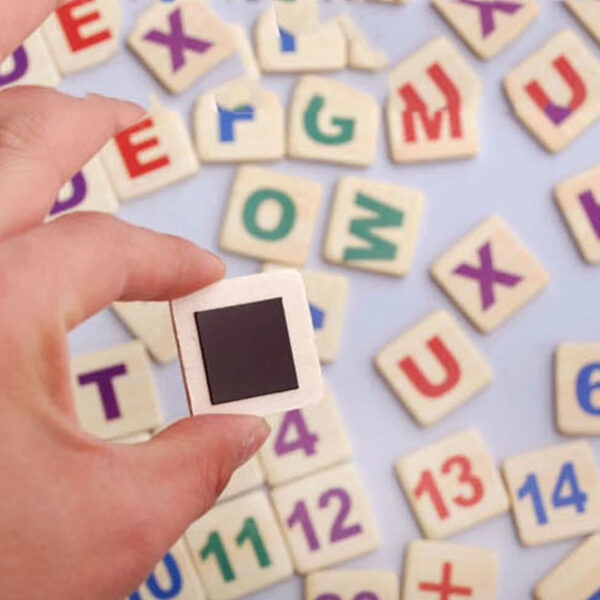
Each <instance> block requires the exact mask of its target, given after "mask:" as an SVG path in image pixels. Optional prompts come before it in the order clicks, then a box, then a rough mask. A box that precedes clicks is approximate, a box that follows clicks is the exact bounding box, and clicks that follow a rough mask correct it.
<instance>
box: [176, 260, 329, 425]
mask: <svg viewBox="0 0 600 600" xmlns="http://www.w3.org/2000/svg"><path fill="white" fill-rule="evenodd" d="M172 313H173V320H174V323H175V334H176V336H177V343H178V346H179V353H180V359H181V365H182V370H183V375H184V380H185V384H186V389H187V393H188V399H189V402H190V408H191V412H192V414H203V413H232V414H255V415H259V416H265V415H269V414H274V413H278V412H285V411H288V410H293V409H296V408H301V407H303V406H307V405H309V404H316V403H317V402H319V400H321V398H322V397H323V380H322V377H321V367H320V365H319V358H318V356H317V350H316V348H315V343H314V336H313V334H312V323H311V318H310V313H309V310H308V301H307V300H306V293H305V291H304V285H303V283H302V279H301V278H300V275H299V274H298V272H297V271H295V270H293V269H285V270H282V271H274V272H272V273H260V274H258V275H250V276H247V277H237V278H235V279H226V280H223V281H220V282H218V283H215V284H213V285H210V286H208V287H206V288H204V289H202V290H200V291H198V292H195V293H193V294H191V295H190V296H186V297H185V298H180V299H178V300H174V301H173V302H172Z"/></svg>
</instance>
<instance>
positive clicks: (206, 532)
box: [185, 491, 293, 600]
mask: <svg viewBox="0 0 600 600" xmlns="http://www.w3.org/2000/svg"><path fill="white" fill-rule="evenodd" d="M185 537H186V540H187V543H188V546H189V548H190V551H191V553H192V559H193V561H194V565H195V568H196V570H197V572H198V574H199V575H200V579H201V581H202V583H203V584H204V588H205V590H206V594H207V596H208V599H209V600H234V599H235V598H241V597H242V596H245V595H246V594H250V593H252V592H256V591H258V590H261V589H264V588H266V587H269V586H270V585H273V584H275V583H277V582H279V581H282V580H284V579H287V578H288V577H291V576H292V574H293V569H292V564H291V561H290V558H289V554H288V551H287V549H286V545H285V542H284V540H283V537H282V534H281V531H280V529H279V526H278V525H277V520H276V518H275V514H274V513H273V509H272V508H271V505H270V503H269V499H268V497H267V494H266V493H265V492H263V491H255V492H251V493H250V494H246V495H244V496H240V497H239V498H235V499H234V500H229V501H227V502H222V503H220V504H217V505H216V506H215V507H214V508H213V509H212V510H210V511H209V512H207V513H206V514H205V515H204V516H203V517H201V518H200V519H199V520H198V521H196V522H195V523H193V524H192V525H191V526H190V527H189V528H188V530H187V532H186V534H185Z"/></svg>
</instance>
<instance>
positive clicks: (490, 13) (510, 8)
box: [458, 0, 523, 37]
mask: <svg viewBox="0 0 600 600" xmlns="http://www.w3.org/2000/svg"><path fill="white" fill-rule="evenodd" d="M458 1H459V2H462V3H463V4H469V5H470V6H476V7H477V8H478V9H479V11H480V13H481V29H482V30H483V37H487V36H488V35H490V33H492V32H493V31H494V29H496V24H495V23H494V11H495V10H499V11H501V12H505V13H507V14H509V15H513V14H514V13H516V12H517V11H518V10H521V9H522V8H523V5H522V4H520V3H519V2H506V1H503V0H498V1H497V2H482V1H481V0H458Z"/></svg>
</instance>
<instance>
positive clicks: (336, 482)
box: [271, 463, 380, 574]
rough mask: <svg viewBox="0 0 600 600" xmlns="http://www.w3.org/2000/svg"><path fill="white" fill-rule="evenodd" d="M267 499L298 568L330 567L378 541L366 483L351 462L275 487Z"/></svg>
mask: <svg viewBox="0 0 600 600" xmlns="http://www.w3.org/2000/svg"><path fill="white" fill-rule="evenodd" d="M271 499H272V501H273V504H274V506H275V511H276V513H277V517H278V519H279V522H280V524H281V527H282V529H283V532H284V535H285V538H286V540H287V543H288V548H289V549H290V552H291V554H292V560H293V562H294V566H295V568H296V572H297V573H300V574H306V573H311V572H312V571H315V570H318V569H322V568H325V567H330V566H332V565H334V564H338V563H341V562H344V561H346V560H349V559H351V558H355V557H356V556H361V555H363V554H367V553H368V552H371V551H373V550H375V549H377V548H378V547H379V544H380V535H379V531H378V528H377V524H376V522H375V519H374V516H373V513H372V511H371V508H370V506H369V501H368V499H367V495H366V493H365V489H364V487H363V484H362V482H361V480H360V477H359V474H358V471H357V469H356V467H355V466H354V465H352V464H350V463H348V464H345V465H342V466H339V467H334V468H333V469H329V470H327V471H321V472H320V473H317V474H316V475H311V476H309V477H306V478H304V479H300V480H298V481H294V482H292V483H287V484H285V485H283V486H281V487H277V488H275V489H274V490H273V491H272V492H271Z"/></svg>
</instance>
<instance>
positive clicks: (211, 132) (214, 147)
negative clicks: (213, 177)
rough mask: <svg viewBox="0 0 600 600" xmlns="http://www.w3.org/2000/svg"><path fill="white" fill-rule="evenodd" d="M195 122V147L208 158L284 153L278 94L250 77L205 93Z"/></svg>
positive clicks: (263, 157) (273, 157) (231, 159)
mask: <svg viewBox="0 0 600 600" xmlns="http://www.w3.org/2000/svg"><path fill="white" fill-rule="evenodd" d="M194 125H195V130H196V147H197V148H198V152H199V154H200V159H201V160H203V161H206V162H245V161H246V162H256V161H261V160H277V159H279V158H282V157H283V155H284V153H285V133H284V128H283V107H282V106H281V102H280V101H279V95H278V94H276V93H275V92H271V91H269V90H266V89H263V88H261V87H260V86H259V85H258V84H257V83H256V82H255V81H252V80H250V79H248V78H246V79H235V80H234V81H230V82H228V83H226V84H224V85H222V86H220V87H218V88H216V89H214V90H211V91H209V92H206V93H205V94H203V95H202V96H201V98H200V100H199V101H198V104H197V105H196V111H195V115H194Z"/></svg>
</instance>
